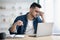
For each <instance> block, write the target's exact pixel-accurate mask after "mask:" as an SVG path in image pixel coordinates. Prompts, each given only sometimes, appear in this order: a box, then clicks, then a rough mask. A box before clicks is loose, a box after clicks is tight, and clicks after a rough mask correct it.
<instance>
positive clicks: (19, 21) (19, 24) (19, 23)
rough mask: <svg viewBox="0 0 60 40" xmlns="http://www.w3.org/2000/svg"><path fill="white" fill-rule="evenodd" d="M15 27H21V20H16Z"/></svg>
mask: <svg viewBox="0 0 60 40" xmlns="http://www.w3.org/2000/svg"><path fill="white" fill-rule="evenodd" d="M15 25H16V26H17V25H18V26H22V25H23V22H22V21H21V20H18V21H17V22H16V23H15Z"/></svg>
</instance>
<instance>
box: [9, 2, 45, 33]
mask: <svg viewBox="0 0 60 40" xmlns="http://www.w3.org/2000/svg"><path fill="white" fill-rule="evenodd" d="M40 8H41V5H39V4H38V3H35V2H34V3H32V4H31V6H30V11H29V12H28V13H27V14H26V15H22V16H18V17H17V18H16V19H15V21H14V23H13V25H12V27H10V28H9V32H10V34H36V32H37V24H38V23H42V22H44V18H43V12H41V11H40ZM39 16H41V18H42V20H41V19H40V17H39Z"/></svg>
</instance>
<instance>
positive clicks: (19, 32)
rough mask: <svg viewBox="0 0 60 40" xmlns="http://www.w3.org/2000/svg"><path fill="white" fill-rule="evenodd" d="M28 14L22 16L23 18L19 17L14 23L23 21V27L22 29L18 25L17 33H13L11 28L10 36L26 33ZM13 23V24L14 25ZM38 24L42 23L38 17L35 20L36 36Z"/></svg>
mask: <svg viewBox="0 0 60 40" xmlns="http://www.w3.org/2000/svg"><path fill="white" fill-rule="evenodd" d="M27 14H28V13H27ZM27 14H26V15H22V16H18V17H17V18H16V19H15V21H14V23H15V22H17V21H18V20H21V21H23V26H22V27H19V26H18V25H17V27H16V29H17V33H14V32H11V31H10V28H9V32H10V34H25V31H26V28H27V23H28V20H27ZM14 23H13V24H14ZM38 23H42V20H41V19H40V18H39V17H36V18H34V19H33V28H34V34H36V32H37V24H38Z"/></svg>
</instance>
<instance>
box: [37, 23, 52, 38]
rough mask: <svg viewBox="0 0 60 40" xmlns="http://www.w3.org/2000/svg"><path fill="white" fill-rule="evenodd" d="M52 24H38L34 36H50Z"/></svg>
mask: <svg viewBox="0 0 60 40" xmlns="http://www.w3.org/2000/svg"><path fill="white" fill-rule="evenodd" d="M52 28H53V23H38V27H37V34H36V36H37V37H39V36H48V35H52Z"/></svg>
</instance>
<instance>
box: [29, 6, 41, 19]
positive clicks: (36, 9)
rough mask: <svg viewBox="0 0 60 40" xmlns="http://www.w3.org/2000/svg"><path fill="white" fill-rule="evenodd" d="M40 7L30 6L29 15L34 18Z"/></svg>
mask: <svg viewBox="0 0 60 40" xmlns="http://www.w3.org/2000/svg"><path fill="white" fill-rule="evenodd" d="M39 11H40V8H38V7H35V8H30V12H31V16H32V17H34V18H36V17H37V16H38V15H39Z"/></svg>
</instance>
